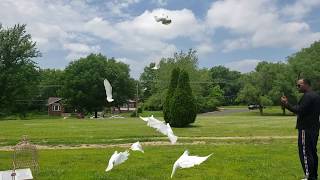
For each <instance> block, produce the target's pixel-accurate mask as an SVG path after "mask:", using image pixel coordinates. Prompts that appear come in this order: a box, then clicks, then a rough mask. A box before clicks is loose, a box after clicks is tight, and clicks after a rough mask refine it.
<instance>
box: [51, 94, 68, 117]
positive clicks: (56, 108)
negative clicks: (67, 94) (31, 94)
mask: <svg viewBox="0 0 320 180" xmlns="http://www.w3.org/2000/svg"><path fill="white" fill-rule="evenodd" d="M61 100H62V98H59V97H49V99H48V104H47V106H48V115H50V116H61V115H62V113H64V107H63V105H62V102H61Z"/></svg>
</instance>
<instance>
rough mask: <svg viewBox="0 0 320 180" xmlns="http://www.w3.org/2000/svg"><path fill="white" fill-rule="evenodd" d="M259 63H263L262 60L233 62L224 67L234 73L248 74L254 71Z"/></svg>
mask: <svg viewBox="0 0 320 180" xmlns="http://www.w3.org/2000/svg"><path fill="white" fill-rule="evenodd" d="M259 62H261V60H257V59H244V60H240V61H233V62H229V63H226V64H225V65H224V66H225V67H227V68H229V69H231V70H234V71H239V72H242V73H247V72H251V71H253V70H254V69H255V68H256V66H257V64H258V63H259Z"/></svg>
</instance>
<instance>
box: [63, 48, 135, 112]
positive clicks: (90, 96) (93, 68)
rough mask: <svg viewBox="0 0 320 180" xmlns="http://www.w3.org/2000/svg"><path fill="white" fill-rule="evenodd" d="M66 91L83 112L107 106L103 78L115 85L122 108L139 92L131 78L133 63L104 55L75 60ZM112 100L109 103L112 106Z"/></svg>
mask: <svg viewBox="0 0 320 180" xmlns="http://www.w3.org/2000/svg"><path fill="white" fill-rule="evenodd" d="M64 76H65V77H64V83H63V88H62V94H63V96H64V98H65V99H66V100H67V103H68V104H70V105H71V106H72V107H73V108H75V109H77V110H79V111H86V112H95V117H97V111H101V110H102V109H103V107H104V106H105V105H106V93H105V89H104V85H103V80H104V79H105V78H106V79H108V80H109V82H110V84H111V85H112V94H113V99H114V102H112V103H111V104H112V105H114V106H116V107H118V108H119V107H120V106H121V105H122V104H123V103H126V102H127V100H129V99H130V98H133V97H134V95H135V84H134V80H133V79H131V78H130V75H129V66H128V65H126V64H124V63H121V62H117V61H116V60H115V59H113V58H111V59H107V58H106V57H105V56H103V55H101V54H90V55H89V56H87V57H86V58H80V59H79V60H76V61H73V62H71V63H70V64H69V65H68V67H67V68H66V69H65V75H64ZM111 104H110V103H108V106H111Z"/></svg>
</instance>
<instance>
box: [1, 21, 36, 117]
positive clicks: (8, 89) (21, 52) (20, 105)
mask: <svg viewBox="0 0 320 180" xmlns="http://www.w3.org/2000/svg"><path fill="white" fill-rule="evenodd" d="M25 27H26V25H19V24H18V25H15V26H14V27H13V28H8V29H4V28H3V27H2V26H1V25H0V86H1V87H0V102H1V103H0V109H1V111H3V112H5V113H19V114H20V115H22V116H23V117H24V116H25V115H26V114H25V113H26V110H27V108H28V107H29V105H30V104H31V103H32V102H33V101H32V100H33V97H34V96H35V93H36V92H37V88H36V87H37V85H38V82H39V74H38V73H39V72H38V67H37V66H36V63H35V62H34V61H33V60H32V58H35V57H39V56H40V55H41V54H40V52H39V51H38V50H37V48H36V43H35V42H33V41H32V39H31V35H30V34H27V33H26V30H25Z"/></svg>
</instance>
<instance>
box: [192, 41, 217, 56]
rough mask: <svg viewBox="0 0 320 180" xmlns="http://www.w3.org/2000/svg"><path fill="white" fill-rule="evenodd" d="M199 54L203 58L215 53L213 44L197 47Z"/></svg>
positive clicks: (202, 44) (206, 43)
mask: <svg viewBox="0 0 320 180" xmlns="http://www.w3.org/2000/svg"><path fill="white" fill-rule="evenodd" d="M195 49H196V51H197V54H198V55H199V56H200V57H202V56H206V55H208V54H210V53H213V52H214V50H215V49H214V46H213V44H212V42H202V43H200V44H198V45H197V46H196V47H195Z"/></svg>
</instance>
